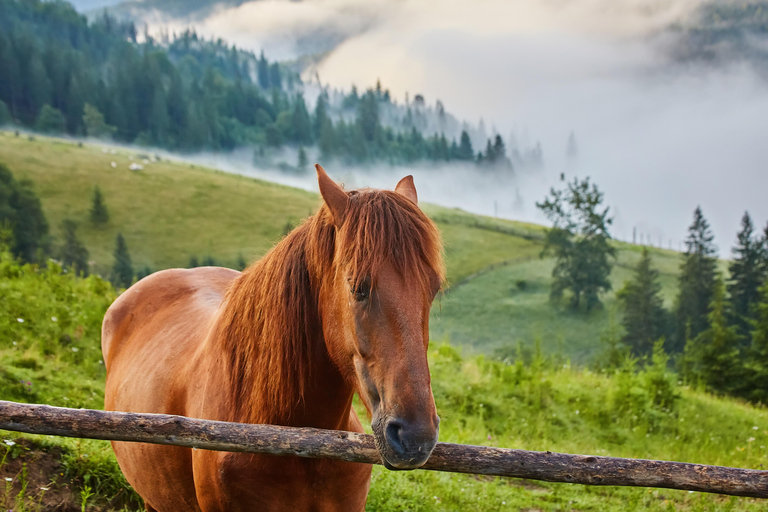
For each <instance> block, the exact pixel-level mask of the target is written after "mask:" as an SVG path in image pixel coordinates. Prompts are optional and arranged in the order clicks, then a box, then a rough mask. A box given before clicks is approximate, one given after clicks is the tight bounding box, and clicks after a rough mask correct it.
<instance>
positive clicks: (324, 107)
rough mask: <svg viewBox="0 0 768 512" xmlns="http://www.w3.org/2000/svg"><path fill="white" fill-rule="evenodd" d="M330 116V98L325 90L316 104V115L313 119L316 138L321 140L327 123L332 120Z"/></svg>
mask: <svg viewBox="0 0 768 512" xmlns="http://www.w3.org/2000/svg"><path fill="white" fill-rule="evenodd" d="M330 120H331V119H330V117H328V98H327V96H326V93H325V91H323V92H322V93H320V96H318V97H317V103H316V104H315V115H314V117H313V119H312V130H313V131H314V136H315V139H316V140H320V138H321V135H322V132H323V129H324V127H325V123H327V122H330Z"/></svg>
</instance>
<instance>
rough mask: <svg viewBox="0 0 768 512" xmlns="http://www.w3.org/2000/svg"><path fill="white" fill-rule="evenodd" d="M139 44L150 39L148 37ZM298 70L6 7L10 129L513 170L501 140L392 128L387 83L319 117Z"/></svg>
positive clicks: (60, 5)
mask: <svg viewBox="0 0 768 512" xmlns="http://www.w3.org/2000/svg"><path fill="white" fill-rule="evenodd" d="M139 39H141V40H142V42H139ZM302 91H303V88H302V84H301V79H300V77H299V76H298V74H297V73H296V72H294V71H292V70H290V69H289V68H287V67H285V66H282V65H280V64H279V63H277V62H270V61H269V60H267V58H266V57H265V56H264V54H263V52H262V54H261V55H260V56H258V57H257V56H256V55H255V54H253V53H252V52H245V51H243V50H239V49H237V48H236V47H234V46H231V47H230V46H228V45H227V44H226V43H224V42H222V41H221V40H216V41H209V40H205V39H204V38H202V37H200V36H198V35H197V34H196V33H195V32H194V31H191V30H187V31H185V32H183V33H182V34H180V35H178V36H175V37H174V38H172V39H165V40H161V41H158V40H156V39H155V38H153V37H152V36H150V35H149V34H144V37H143V38H139V37H138V35H137V30H136V27H135V25H134V24H133V23H131V22H122V21H118V20H116V19H114V18H111V17H110V16H109V15H107V14H106V13H105V14H104V15H103V16H101V17H99V18H98V19H96V20H94V21H92V22H89V21H88V20H87V19H86V18H85V17H84V16H82V15H80V14H79V13H77V12H76V11H75V10H74V8H73V7H72V6H71V5H70V4H68V3H66V2H45V1H41V0H24V1H21V0H0V125H2V124H7V123H15V124H17V125H19V126H23V127H26V128H31V129H35V130H38V131H41V132H45V133H52V134H69V135H73V136H89V137H97V138H104V139H112V140H115V141H117V142H121V143H129V144H140V145H148V146H153V147H159V148H164V149H169V150H179V151H199V150H231V149H234V148H236V147H240V146H248V145H250V146H256V147H257V148H260V149H259V152H260V153H263V152H264V150H265V149H267V150H268V149H269V148H279V147H281V146H283V145H290V146H292V147H297V148H301V149H303V148H304V147H308V146H316V147H317V148H318V149H319V151H320V154H321V155H322V157H323V158H324V159H332V158H333V159H338V160H341V161H343V162H347V163H356V164H360V163H367V162H378V161H382V162H391V163H409V162H416V161H422V160H426V161H435V162H445V161H477V162H482V163H484V164H485V165H494V166H503V167H505V168H511V163H510V160H509V158H507V156H506V149H505V148H504V144H503V141H502V140H501V137H498V136H497V137H496V138H495V140H494V141H490V140H489V141H488V147H487V148H486V151H485V152H482V151H481V152H478V153H477V154H476V153H475V151H474V150H473V148H472V144H471V141H470V139H469V136H468V135H467V133H466V132H464V133H462V134H461V136H460V138H459V140H458V141H456V140H448V139H447V138H446V137H445V136H444V135H442V134H432V135H424V134H423V133H422V132H420V131H419V130H417V129H416V128H415V127H411V128H410V129H405V130H395V129H393V128H392V127H388V126H384V125H383V124H382V122H381V119H380V113H379V110H380V108H381V106H382V105H384V104H387V103H390V102H391V98H390V95H389V92H388V91H384V90H382V88H381V85H380V84H377V86H376V87H375V88H371V89H369V90H367V91H366V92H365V93H363V94H361V95H359V94H358V93H357V90H356V89H355V88H353V89H352V92H350V93H349V94H348V95H345V97H344V101H343V112H341V113H340V114H337V115H334V116H332V115H331V113H330V109H329V104H328V97H327V94H326V93H323V94H321V95H320V97H319V99H318V100H317V102H316V103H315V107H314V111H313V112H312V113H310V112H309V110H308V107H307V104H306V102H305V99H304V96H303V92H302Z"/></svg>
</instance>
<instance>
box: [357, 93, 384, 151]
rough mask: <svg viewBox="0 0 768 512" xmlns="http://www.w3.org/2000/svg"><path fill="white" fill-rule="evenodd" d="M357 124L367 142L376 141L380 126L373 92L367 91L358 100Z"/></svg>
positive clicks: (377, 107) (376, 102)
mask: <svg viewBox="0 0 768 512" xmlns="http://www.w3.org/2000/svg"><path fill="white" fill-rule="evenodd" d="M357 122H358V124H359V126H360V129H361V131H362V134H363V137H364V138H365V140H366V141H367V142H372V141H374V140H376V137H377V136H378V134H379V130H380V129H381V125H380V124H379V103H378V101H376V96H375V95H374V94H373V91H371V90H368V91H366V93H365V94H363V96H362V97H361V98H360V102H359V103H358V107H357Z"/></svg>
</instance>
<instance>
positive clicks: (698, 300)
mask: <svg viewBox="0 0 768 512" xmlns="http://www.w3.org/2000/svg"><path fill="white" fill-rule="evenodd" d="M713 239H714V236H713V235H712V231H711V230H710V228H709V223H708V222H707V221H706V219H705V218H704V214H703V213H702V211H701V207H697V208H696V211H695V212H694V216H693V223H692V224H691V226H690V228H688V238H687V239H686V242H685V243H686V246H687V249H686V252H685V255H684V256H683V263H682V265H681V267H680V277H679V281H678V282H679V293H678V297H677V310H676V317H677V320H676V321H677V327H676V339H675V342H674V343H673V344H672V349H673V351H675V352H680V351H681V350H682V349H683V347H684V345H685V342H686V332H688V333H689V336H690V338H692V339H693V338H696V336H698V335H699V334H700V333H701V332H703V331H704V330H706V329H707V327H708V324H707V312H708V311H709V307H710V304H711V303H712V295H713V293H714V288H715V282H716V278H717V260H716V258H715V253H716V252H717V251H716V249H715V246H714V244H713V242H712V241H713Z"/></svg>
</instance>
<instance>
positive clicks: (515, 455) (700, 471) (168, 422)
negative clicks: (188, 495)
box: [0, 401, 768, 498]
mask: <svg viewBox="0 0 768 512" xmlns="http://www.w3.org/2000/svg"><path fill="white" fill-rule="evenodd" d="M0 430H10V431H15V432H26V433H29V434H45V435H54V436H65V437H79V438H88V439H105V440H111V441H129V442H141V443H154V444H165V445H174V446H186V447H190V448H195V449H206V450H218V451H230V452H247V453H260V454H268V455H282V456H298V457H309V458H324V459H336V460H344V461H348V462H361V463H367V464H381V459H380V457H379V453H378V451H377V449H376V446H375V444H374V441H373V437H372V436H370V435H367V434H357V433H352V432H342V431H336V430H321V429H314V428H293V427H281V426H275V425H252V424H243V423H225V422H221V421H209V420H200V419H193V418H187V417H184V416H171V415H165V414H137V413H126V412H110V411H96V410H89V409H67V408H62V407H51V406H48V405H31V404H19V403H14V402H6V401H0ZM421 469H428V470H433V471H449V472H455V473H472V474H478V475H493V476H505V477H515V478H527V479H531V480H544V481H548V482H566V483H573V484H587V485H615V486H634V487H663V488H668V489H681V490H689V491H700V492H711V493H719V494H727V495H732V496H749V497H754V498H768V471H758V470H752V469H740V468H726V467H720V466H705V465H701V464H688V463H683V462H665V461H657V460H641V459H621V458H616V457H597V456H586V455H570V454H565V453H552V452H531V451H526V450H510V449H506V448H493V447H485V446H469V445H460V444H450V443H438V444H437V447H436V448H435V451H434V452H433V453H432V456H431V457H430V459H429V460H428V461H427V462H426V464H424V466H422V467H421Z"/></svg>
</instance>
